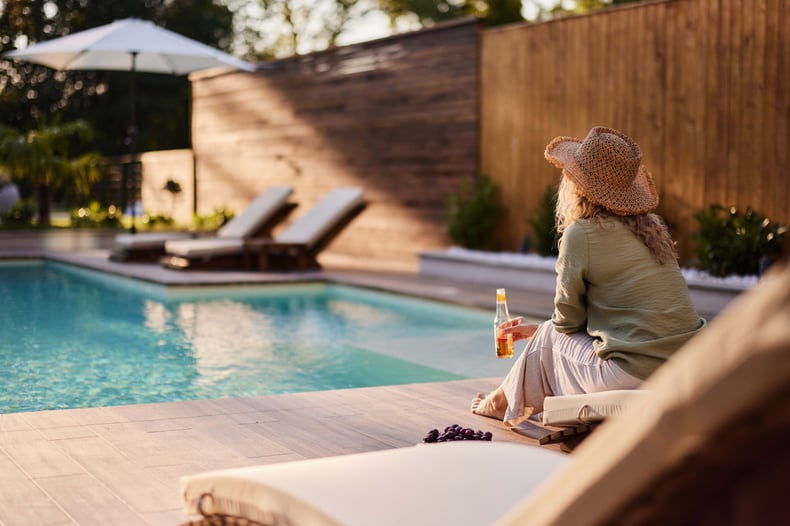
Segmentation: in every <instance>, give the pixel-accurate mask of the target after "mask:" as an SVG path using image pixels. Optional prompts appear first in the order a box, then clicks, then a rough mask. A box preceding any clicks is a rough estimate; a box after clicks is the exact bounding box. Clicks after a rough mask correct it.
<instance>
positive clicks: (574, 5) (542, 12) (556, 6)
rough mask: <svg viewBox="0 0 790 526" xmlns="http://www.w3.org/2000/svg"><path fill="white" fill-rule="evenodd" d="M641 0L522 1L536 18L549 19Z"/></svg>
mask: <svg viewBox="0 0 790 526" xmlns="http://www.w3.org/2000/svg"><path fill="white" fill-rule="evenodd" d="M641 1H644V0H575V1H573V2H566V1H563V0H554V2H553V4H547V2H545V1H543V2H537V1H536V0H524V3H525V4H529V6H530V7H533V8H534V10H535V15H536V16H535V18H536V19H537V20H549V19H552V18H558V17H562V16H568V15H580V14H584V13H589V12H590V11H595V10H597V9H603V8H605V7H610V6H615V5H621V4H630V3H634V2H641Z"/></svg>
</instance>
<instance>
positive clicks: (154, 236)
mask: <svg viewBox="0 0 790 526" xmlns="http://www.w3.org/2000/svg"><path fill="white" fill-rule="evenodd" d="M190 236H191V234H189V233H188V232H141V233H139V234H118V235H117V236H115V247H116V249H126V250H128V249H139V250H144V249H154V248H161V247H163V246H164V244H165V242H166V241H170V240H176V239H189V238H190Z"/></svg>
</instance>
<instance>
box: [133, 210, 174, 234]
mask: <svg viewBox="0 0 790 526" xmlns="http://www.w3.org/2000/svg"><path fill="white" fill-rule="evenodd" d="M140 222H141V223H142V224H143V225H145V227H146V228H149V229H152V230H153V229H156V228H167V227H172V226H173V225H174V224H175V222H176V221H175V219H173V217H172V216H169V215H165V214H152V213H150V212H146V213H144V214H143V217H142V218H141V220H140Z"/></svg>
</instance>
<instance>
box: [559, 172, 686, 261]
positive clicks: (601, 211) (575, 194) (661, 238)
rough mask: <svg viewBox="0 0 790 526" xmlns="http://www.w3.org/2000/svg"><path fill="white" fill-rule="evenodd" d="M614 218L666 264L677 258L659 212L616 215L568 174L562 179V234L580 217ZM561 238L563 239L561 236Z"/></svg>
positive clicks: (560, 224)
mask: <svg viewBox="0 0 790 526" xmlns="http://www.w3.org/2000/svg"><path fill="white" fill-rule="evenodd" d="M610 217H611V218H615V219H617V220H619V221H620V222H622V223H623V224H624V225H625V226H627V227H628V228H629V230H631V232H633V233H634V235H635V236H636V237H637V238H639V240H640V241H642V243H644V244H645V246H646V247H647V248H648V249H650V252H651V253H652V254H653V256H655V258H656V259H657V260H658V261H659V262H660V263H661V264H662V265H663V264H664V263H668V262H669V261H677V259H678V253H677V249H676V248H675V242H674V241H672V236H670V235H669V229H667V226H666V224H665V223H664V221H663V219H661V217H660V216H659V215H658V214H639V215H635V216H620V215H617V214H613V213H612V212H610V211H608V210H607V209H606V208H604V207H603V206H601V205H597V204H594V203H591V202H590V201H589V200H588V199H587V198H586V197H584V196H583V195H582V194H581V193H579V191H578V190H577V189H576V186H575V185H574V184H573V182H572V181H570V180H569V179H568V178H567V177H565V176H563V177H562V178H561V179H560V187H559V190H558V192H557V212H556V218H557V232H558V233H559V234H560V236H561V235H562V233H563V232H564V231H565V229H566V228H568V226H570V224H571V223H573V222H574V221H576V220H577V219H591V220H593V221H597V222H599V223H600V222H602V221H603V220H604V219H606V218H610ZM560 241H562V240H561V239H560Z"/></svg>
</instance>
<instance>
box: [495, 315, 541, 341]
mask: <svg viewBox="0 0 790 526" xmlns="http://www.w3.org/2000/svg"><path fill="white" fill-rule="evenodd" d="M538 327H539V325H538V324H537V323H528V322H527V320H525V319H524V318H523V317H521V316H519V317H518V318H513V319H512V320H510V321H506V322H505V323H503V324H501V325H499V327H497V333H499V334H502V335H503V336H507V335H508V334H512V335H513V341H514V342H515V341H518V340H526V339H529V338H532V335H533V334H535V332H536V331H537V330H538Z"/></svg>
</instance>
